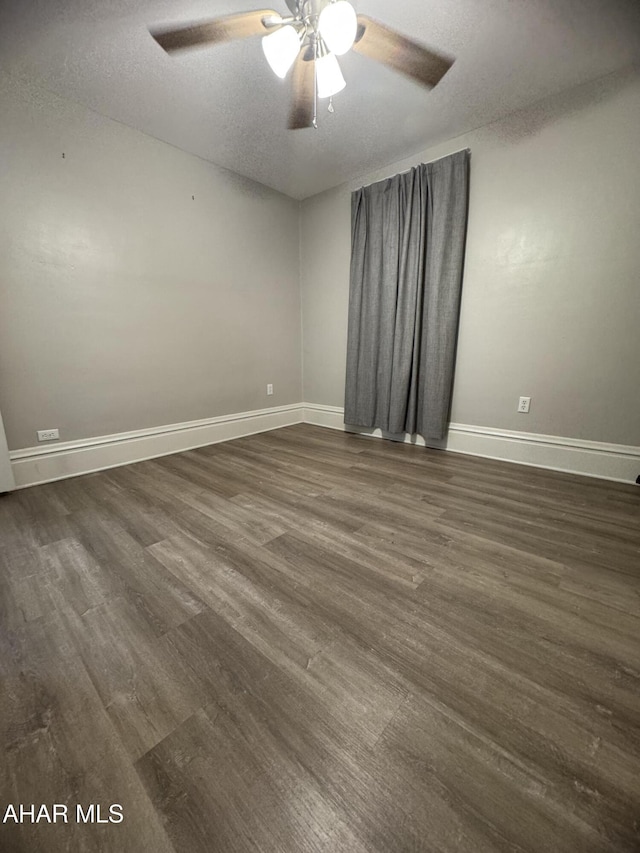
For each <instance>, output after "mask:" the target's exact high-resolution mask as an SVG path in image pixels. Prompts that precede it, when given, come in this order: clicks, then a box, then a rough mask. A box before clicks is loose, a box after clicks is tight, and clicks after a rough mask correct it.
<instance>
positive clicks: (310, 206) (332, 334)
mask: <svg viewBox="0 0 640 853" xmlns="http://www.w3.org/2000/svg"><path fill="white" fill-rule="evenodd" d="M639 140H640V77H639V76H638V74H637V72H633V71H631V72H627V73H625V74H619V75H616V76H611V77H609V78H606V79H605V80H603V81H600V82H599V83H597V84H592V85H589V86H586V87H581V88H580V89H577V90H574V91H573V92H569V93H565V94H563V95H562V96H558V97H556V98H553V99H550V100H548V101H546V102H544V103H540V104H538V105H537V106H536V107H534V108H532V109H529V110H527V111H525V112H522V113H518V114H515V115H512V116H511V117H509V118H507V119H505V120H503V121H501V122H498V123H496V124H493V125H491V126H488V127H486V128H483V129H479V130H476V131H474V132H473V133H470V134H467V135H466V136H464V137H460V138H458V139H455V140H452V141H450V142H447V143H446V144H443V145H440V146H438V147H436V148H432V149H430V150H427V151H423V152H420V153H419V154H417V155H416V156H415V157H413V158H411V159H410V160H405V161H402V162H399V163H394V164H391V165H390V166H388V167H387V168H386V169H384V170H382V171H380V172H377V173H375V174H369V175H364V176H362V178H361V179H360V180H359V181H354V182H352V183H351V184H349V185H344V186H341V187H339V188H337V189H335V190H331V191H329V192H326V193H323V194H321V195H318V196H315V197H313V198H311V199H308V200H307V201H305V202H303V204H302V209H301V261H302V266H301V284H302V306H303V365H304V371H303V372H304V389H303V394H304V398H305V401H306V402H310V403H321V404H327V405H334V406H341V405H343V394H344V364H345V350H346V328H347V300H348V286H349V253H350V222H349V218H350V211H349V197H350V192H351V190H352V189H354V188H355V187H357V186H360V185H362V184H366V183H370V182H372V181H375V180H379V179H381V178H383V177H387V176H389V175H392V174H395V173H397V172H399V171H403V170H405V169H407V168H409V167H410V166H412V165H414V164H415V163H418V162H423V161H426V160H431V159H435V158H436V157H440V156H443V155H445V154H447V153H450V152H452V151H456V150H458V149H460V148H463V147H467V146H468V147H470V148H471V150H472V155H471V158H472V159H471V203H470V212H469V233H468V248H467V256H466V272H465V279H464V289H463V304H462V313H461V324H460V336H459V346H458V358H457V368H456V376H455V389H454V399H453V407H452V421H453V422H456V423H463V424H472V425H478V426H486V427H495V428H502V429H509V430H521V431H524V432H533V433H542V434H548V435H558V436H566V437H572V438H582V439H591V440H595V441H605V442H612V443H621V444H628V445H640V392H639V390H638V388H639V385H640V153H639V152H640V142H639ZM520 395H523V396H531V397H532V398H533V401H532V406H531V412H530V414H529V415H519V414H518V413H517V412H516V405H517V402H518V397H519V396H520Z"/></svg>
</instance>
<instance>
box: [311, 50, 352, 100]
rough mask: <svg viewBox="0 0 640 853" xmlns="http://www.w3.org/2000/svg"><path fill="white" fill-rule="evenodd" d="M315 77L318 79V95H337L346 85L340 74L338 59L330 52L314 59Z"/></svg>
mask: <svg viewBox="0 0 640 853" xmlns="http://www.w3.org/2000/svg"><path fill="white" fill-rule="evenodd" d="M316 79H317V81H318V97H319V98H331V97H332V96H333V95H337V94H338V92H341V91H342V90H343V89H344V87H345V86H346V85H347V84H346V83H345V79H344V77H343V76H342V71H341V70H340V65H339V63H338V60H337V59H336V58H335V56H334V55H333V54H332V53H328V54H327V55H326V56H321V57H320V59H317V60H316Z"/></svg>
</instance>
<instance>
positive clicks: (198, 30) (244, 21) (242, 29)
mask: <svg viewBox="0 0 640 853" xmlns="http://www.w3.org/2000/svg"><path fill="white" fill-rule="evenodd" d="M281 17H282V16H281V15H279V14H278V13H277V12H274V11H273V9H258V10H256V11H255V12H245V13H243V14H241V15H228V16H227V17H225V18H215V19H214V20H213V21H205V22H204V23H202V24H193V25H192V26H189V27H180V28H179V29H177V30H173V29H172V30H150V32H151V35H152V36H153V37H154V39H155V40H156V41H157V42H158V44H159V45H160V47H162V48H164V50H166V51H167V53H173V51H175V50H185V49H186V48H190V47H204V46H206V45H211V44H220V43H222V42H226V41H233V39H243V38H249V36H258V35H266V34H267V33H268V32H270V31H271V30H270V29H267V27H265V26H264V24H263V23H262V19H263V18H275V19H280V18H281Z"/></svg>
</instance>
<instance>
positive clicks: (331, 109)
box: [327, 98, 335, 113]
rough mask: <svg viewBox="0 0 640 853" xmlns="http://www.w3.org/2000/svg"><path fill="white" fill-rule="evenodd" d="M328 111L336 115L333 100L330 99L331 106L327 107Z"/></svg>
mask: <svg viewBox="0 0 640 853" xmlns="http://www.w3.org/2000/svg"><path fill="white" fill-rule="evenodd" d="M327 109H328V111H329V112H330V113H335V110H334V108H333V98H329V106H328V107H327Z"/></svg>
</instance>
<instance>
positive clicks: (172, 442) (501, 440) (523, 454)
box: [9, 403, 640, 489]
mask: <svg viewBox="0 0 640 853" xmlns="http://www.w3.org/2000/svg"><path fill="white" fill-rule="evenodd" d="M343 417H344V410H343V409H342V408H339V407H338V406H323V405H318V404H315V403H296V404H292V405H290V406H279V407H277V408H272V409H260V410H258V411H254V412H242V413H240V414H235V415H223V416H222V417H217V418H208V419H206V420H202V421H191V422H189V423H182V424H171V425H169V426H163V427H157V428H154V429H146V430H136V431H135V432H123V433H117V434H115V435H105V436H99V437H97V438H87V439H81V440H79V441H67V442H63V443H62V442H61V443H59V444H56V445H54V446H50V445H48V446H47V447H27V448H25V449H23V450H13V451H11V452H10V453H9V458H10V459H11V468H12V471H13V476H14V478H15V482H16V488H18V489H20V488H24V487H26V486H34V485H37V484H39V483H50V482H53V481H54V480H63V479H65V478H67V477H76V476H78V475H79V474H90V473H92V472H94V471H102V470H104V469H106V468H115V467H117V466H119V465H128V464H130V463H131V462H141V461H143V460H144V459H153V458H155V457H157V456H166V455H168V454H170V453H180V452H181V451H184V450H192V449H193V448H196V447H203V446H205V445H208V444H217V443H218V442H221V441H230V440H231V439H234V438H242V437H243V436H246V435H254V434H255V433H259V432H267V431H268V430H272V429H279V428H280V427H284V426H292V425H293V424H298V423H308V424H315V425H316V426H322V427H329V428H330V429H339V430H346V431H349V432H357V433H360V434H362V435H368V436H371V437H375V438H389V439H392V440H394V441H405V442H410V443H413V444H416V445H419V446H425V444H426V442H425V440H424V439H423V438H421V437H420V436H404V435H388V434H385V435H383V434H382V432H381V430H379V429H376V430H373V429H366V428H364V427H354V426H345V424H344V422H343ZM428 446H429V447H436V448H439V449H442V450H451V451H453V452H454V453H467V454H469V455H471V456H483V457H485V458H488V459H501V460H503V461H505V462H516V463H518V464H520V465H531V466H533V467H536V468H548V469H551V470H553V471H563V472H566V473H571V474H582V475H584V476H587V477H599V478H601V479H604V480H616V481H618V482H621V483H633V482H635V479H636V477H637V476H638V474H639V473H640V447H627V446H624V445H620V444H604V443H602V442H597V441H582V440H580V439H572V438H559V437H558V436H553V435H536V434H535V433H526V432H509V431H507V430H498V429H490V428H488V427H478V426H469V425H466V424H451V426H450V429H449V433H448V435H447V438H446V439H444V440H443V441H441V442H429V444H428Z"/></svg>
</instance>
